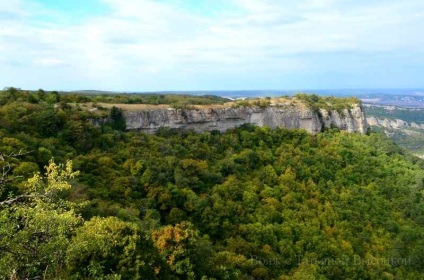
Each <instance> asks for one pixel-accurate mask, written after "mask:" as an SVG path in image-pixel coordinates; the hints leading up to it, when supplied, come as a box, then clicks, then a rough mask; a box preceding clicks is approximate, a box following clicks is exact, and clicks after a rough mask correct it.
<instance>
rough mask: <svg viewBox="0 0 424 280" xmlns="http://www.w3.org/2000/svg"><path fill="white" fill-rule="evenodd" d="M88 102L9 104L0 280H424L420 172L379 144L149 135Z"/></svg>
mask: <svg viewBox="0 0 424 280" xmlns="http://www.w3.org/2000/svg"><path fill="white" fill-rule="evenodd" d="M92 98H95V97H92V96H79V95H63V94H59V93H58V92H45V91H43V90H39V91H24V90H20V89H16V88H8V89H5V90H3V91H1V92H0V169H1V171H0V172H2V173H1V174H0V250H1V254H0V279H205V280H206V279H246V280H247V279H299V280H305V279H311V280H313V279H411V280H416V279H424V169H423V168H424V161H423V160H421V159H419V158H417V157H414V156H412V155H411V154H409V152H407V151H405V150H403V149H401V148H400V147H399V146H397V145H396V144H395V143H394V142H392V140H390V139H388V138H387V137H386V136H385V135H384V134H383V133H374V132H371V133H369V134H368V135H361V134H349V133H346V132H343V131H338V130H337V129H329V130H325V131H323V132H321V133H319V134H317V135H311V134H308V133H306V132H305V131H303V130H286V129H270V128H267V127H255V126H252V125H244V126H242V127H240V128H237V129H233V130H229V131H227V132H225V133H221V132H219V131H213V132H205V133H195V132H192V131H173V130H169V129H166V128H163V129H160V130H159V131H158V132H157V133H156V134H155V135H148V134H144V133H140V132H136V131H125V123H123V122H125V120H124V118H123V112H122V111H121V110H120V109H117V108H112V109H111V110H109V111H105V114H109V122H105V123H104V124H103V125H101V126H96V125H94V123H93V121H92V120H93V118H96V115H95V114H94V113H92V112H90V111H87V110H83V109H81V106H79V105H78V104H79V103H81V102H88V101H90V100H92ZM102 98H103V97H102ZM104 98H106V97H104ZM116 98H122V99H123V100H124V99H125V97H116ZM132 98H135V97H132ZM140 98H141V99H143V97H140ZM158 98H160V97H158ZM163 98H166V97H163ZM172 98H175V103H178V104H207V102H209V104H211V103H219V102H223V101H224V100H221V99H219V98H215V97H207V99H208V100H209V101H207V100H206V101H205V100H204V99H202V98H199V99H198V100H197V99H196V100H191V99H190V100H187V99H185V98H189V97H183V96H180V97H172ZM303 98H304V99H307V100H308V102H313V100H314V98H311V97H307V96H303ZM101 101H102V100H101ZM103 101H104V100H103ZM140 102H141V101H140ZM152 102H153V101H152ZM97 117H98V116H97Z"/></svg>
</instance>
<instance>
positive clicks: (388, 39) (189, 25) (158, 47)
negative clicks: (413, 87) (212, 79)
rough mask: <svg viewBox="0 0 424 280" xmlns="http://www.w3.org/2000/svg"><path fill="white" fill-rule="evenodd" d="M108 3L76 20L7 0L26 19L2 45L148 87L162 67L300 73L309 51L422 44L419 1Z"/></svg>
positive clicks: (237, 73)
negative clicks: (200, 5)
mask: <svg viewBox="0 0 424 280" xmlns="http://www.w3.org/2000/svg"><path fill="white" fill-rule="evenodd" d="M103 1H104V2H105V3H106V4H107V5H109V7H110V8H111V13H110V14H108V15H104V16H95V17H93V18H90V19H86V20H84V21H80V22H79V23H75V24H73V25H70V24H64V23H63V22H50V23H49V22H44V21H43V19H42V17H40V18H39V19H37V18H36V16H37V15H38V14H43V15H45V14H46V13H50V14H51V13H53V12H52V11H49V10H47V9H44V8H43V7H41V6H36V7H35V8H34V6H31V9H32V10H31V9H28V8H27V9H25V6H24V5H23V4H25V2H22V1H19V0H10V1H2V3H1V4H0V11H5V12H7V14H4V15H9V16H4V20H10V19H11V17H10V15H11V14H19V17H20V19H19V20H18V21H17V22H15V23H14V24H9V25H7V26H5V27H2V28H0V51H1V52H2V53H3V54H4V56H5V57H7V58H8V59H9V60H10V61H12V62H13V61H18V60H19V61H22V60H28V61H33V62H35V64H36V65H42V66H44V67H55V68H57V67H58V66H69V67H70V68H71V69H72V71H73V74H74V75H77V76H76V77H78V79H80V80H86V81H87V83H92V84H94V85H104V84H105V80H107V83H110V85H111V87H112V86H113V82H112V81H111V79H114V80H116V81H117V82H116V83H117V86H125V85H123V84H121V83H124V82H128V81H129V80H131V78H134V79H135V78H136V77H137V79H136V82H134V84H133V85H130V87H140V88H141V87H143V86H146V88H147V87H149V86H150V85H153V86H158V85H159V86H160V83H159V82H155V83H152V81H149V79H151V78H152V77H160V74H163V75H165V76H166V77H167V80H172V79H173V80H176V79H184V78H185V77H186V76H185V75H194V74H195V73H199V75H201V74H207V73H210V74H211V75H216V74H217V73H224V74H225V75H227V76H228V77H231V75H233V76H234V77H241V76H243V75H245V77H250V75H246V73H247V72H249V71H269V72H270V75H275V73H276V72H279V73H282V74H284V73H301V72H302V71H305V72H311V71H317V70H319V68H318V67H317V65H316V62H315V61H313V60H309V59H308V55H309V54H320V53H321V54H329V53H344V52H348V53H355V52H357V53H358V55H360V54H361V53H390V52H422V51H423V50H424V49H423V46H424V39H423V36H421V33H422V28H423V27H424V14H423V12H420V11H423V10H424V3H423V2H422V1H420V0H415V1H414V0H411V1H403V2H402V3H400V2H398V1H371V2H369V3H367V2H363V3H362V1H358V2H356V3H353V2H352V1H332V0H308V1H296V2H293V1H277V0H275V1H271V0H268V1H267V0H232V4H233V7H235V8H234V9H233V10H231V11H226V12H225V13H222V14H218V15H216V14H215V15H214V16H213V17H212V16H205V15H203V14H201V13H199V14H196V13H195V12H193V11H191V10H188V9H185V8H184V7H183V6H181V5H176V4H175V3H177V2H164V1H161V2H159V1H152V0H140V1H133V0H103ZM5 3H7V4H5ZM55 13H56V12H55ZM29 15H30V16H29ZM52 16H54V17H56V18H60V17H61V16H66V14H65V13H64V14H61V15H59V14H54V15H52ZM15 19H16V18H15ZM0 22H2V17H1V14H0ZM16 67H17V66H16ZM22 67H23V66H22ZM30 67H32V66H31V65H30V64H28V66H27V68H30ZM331 67H333V68H335V69H336V68H337V67H338V66H337V64H336V63H335V64H333V65H332V66H331ZM339 67H342V66H339ZM27 70H28V69H27ZM28 71H30V70H28ZM67 71H69V70H67ZM67 73H68V72H67ZM140 73H142V74H143V77H139V75H140ZM0 74H1V73H0ZM171 82H172V81H171ZM0 86H2V85H0Z"/></svg>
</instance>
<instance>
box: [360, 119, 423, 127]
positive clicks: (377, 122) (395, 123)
mask: <svg viewBox="0 0 424 280" xmlns="http://www.w3.org/2000/svg"><path fill="white" fill-rule="evenodd" d="M367 123H368V125H371V126H381V127H384V128H390V129H402V128H408V127H411V128H415V129H424V124H418V123H415V122H411V123H408V122H406V121H404V120H400V119H395V120H391V119H387V118H385V119H379V118H376V117H369V118H367Z"/></svg>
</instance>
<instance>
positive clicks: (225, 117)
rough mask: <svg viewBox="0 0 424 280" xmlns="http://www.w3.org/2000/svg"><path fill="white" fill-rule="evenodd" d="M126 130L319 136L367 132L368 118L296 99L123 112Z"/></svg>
mask: <svg viewBox="0 0 424 280" xmlns="http://www.w3.org/2000/svg"><path fill="white" fill-rule="evenodd" d="M124 116H125V121H126V128H127V129H128V130H139V131H142V132H146V133H154V132H156V131H157V130H158V129H159V128H160V127H168V128H174V129H183V130H188V129H193V130H195V131H197V132H204V131H212V130H219V131H221V132H223V131H226V130H228V129H231V128H235V127H238V126H240V125H243V124H248V123H249V124H254V125H257V126H269V127H271V128H277V127H281V128H288V129H290V128H300V129H305V130H306V131H308V132H310V133H312V134H316V133H318V132H320V131H321V130H322V129H324V128H333V127H334V128H339V129H340V130H345V131H347V132H358V133H365V132H366V130H367V122H366V117H365V114H364V111H363V108H362V106H361V105H360V104H349V106H348V107H347V108H344V109H337V110H336V109H331V108H326V109H324V108H316V107H315V108H314V107H311V106H308V105H306V104H305V103H304V102H302V101H300V100H296V99H289V101H287V100H286V101H285V102H275V101H273V100H271V101H270V102H269V103H268V104H266V106H263V105H262V106H259V105H254V103H249V104H247V105H243V106H235V104H232V105H224V106H211V107H209V108H208V107H204V106H202V107H201V108H199V107H197V108H196V107H194V108H185V109H175V108H158V109H154V108H149V109H143V110H125V111H124Z"/></svg>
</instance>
